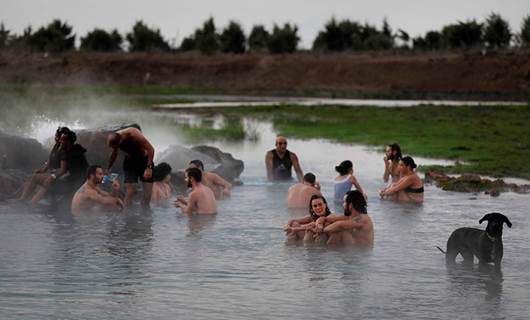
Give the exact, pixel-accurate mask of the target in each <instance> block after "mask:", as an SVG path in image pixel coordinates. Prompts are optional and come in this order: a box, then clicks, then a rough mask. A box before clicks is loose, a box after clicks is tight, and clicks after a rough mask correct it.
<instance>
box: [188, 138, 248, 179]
mask: <svg viewBox="0 0 530 320" xmlns="http://www.w3.org/2000/svg"><path fill="white" fill-rule="evenodd" d="M191 150H193V151H198V152H200V153H202V154H205V155H207V156H210V157H211V158H213V159H214V160H215V161H216V162H217V163H218V165H217V166H216V167H215V168H214V169H213V170H211V171H213V172H215V173H217V174H218V175H220V176H221V177H223V178H225V179H226V180H228V181H230V182H234V181H236V180H238V179H239V176H240V175H241V173H242V172H243V170H244V169H245V164H244V163H243V161H241V160H238V159H235V158H234V157H233V156H232V155H231V154H230V153H226V152H222V151H221V150H219V149H218V148H216V147H211V146H196V147H193V148H191ZM204 169H205V170H208V169H207V168H206V167H205V168H204ZM208 171H210V170H208Z"/></svg>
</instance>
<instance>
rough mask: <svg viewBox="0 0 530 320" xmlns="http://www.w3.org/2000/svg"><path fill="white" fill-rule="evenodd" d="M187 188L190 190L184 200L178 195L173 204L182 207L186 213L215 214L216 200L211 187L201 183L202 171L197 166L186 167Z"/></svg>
mask: <svg viewBox="0 0 530 320" xmlns="http://www.w3.org/2000/svg"><path fill="white" fill-rule="evenodd" d="M185 181H186V182H187V185H188V188H191V192H190V194H189V196H188V199H187V200H186V199H185V198H184V197H183V196H178V197H177V200H176V201H175V203H174V205H175V206H176V207H179V208H181V209H182V212H183V213H186V214H192V213H194V212H195V213H197V214H216V213H217V202H216V201H215V195H214V194H213V191H212V189H210V188H208V187H206V186H205V185H203V184H202V183H201V181H202V172H201V170H199V169H198V168H188V169H186V178H185Z"/></svg>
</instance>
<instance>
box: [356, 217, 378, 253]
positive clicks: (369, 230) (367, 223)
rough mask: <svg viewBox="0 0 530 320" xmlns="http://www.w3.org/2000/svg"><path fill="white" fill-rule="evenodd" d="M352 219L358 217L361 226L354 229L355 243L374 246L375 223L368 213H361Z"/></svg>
mask: <svg viewBox="0 0 530 320" xmlns="http://www.w3.org/2000/svg"><path fill="white" fill-rule="evenodd" d="M352 219H354V220H355V219H357V222H359V224H361V227H359V228H354V229H353V233H352V236H353V240H354V243H355V244H358V245H364V246H372V245H373V243H374V225H373V223H372V219H371V218H370V217H369V216H368V215H367V214H361V215H359V216H357V217H354V218H352Z"/></svg>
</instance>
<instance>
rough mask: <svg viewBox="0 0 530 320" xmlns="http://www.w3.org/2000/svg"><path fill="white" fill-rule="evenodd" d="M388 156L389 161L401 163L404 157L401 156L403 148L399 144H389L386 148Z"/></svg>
mask: <svg viewBox="0 0 530 320" xmlns="http://www.w3.org/2000/svg"><path fill="white" fill-rule="evenodd" d="M386 155H387V157H388V159H389V160H392V161H399V159H401V157H403V155H402V154H401V147H400V146H399V144H397V143H393V144H389V145H388V146H387V147H386Z"/></svg>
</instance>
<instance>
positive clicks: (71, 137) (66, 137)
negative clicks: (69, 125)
mask: <svg viewBox="0 0 530 320" xmlns="http://www.w3.org/2000/svg"><path fill="white" fill-rule="evenodd" d="M76 140H77V135H76V134H75V132H73V131H68V132H65V133H63V134H61V138H59V143H60V144H61V148H63V149H69V148H70V147H71V146H72V145H73V144H74V143H75V141H76Z"/></svg>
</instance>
